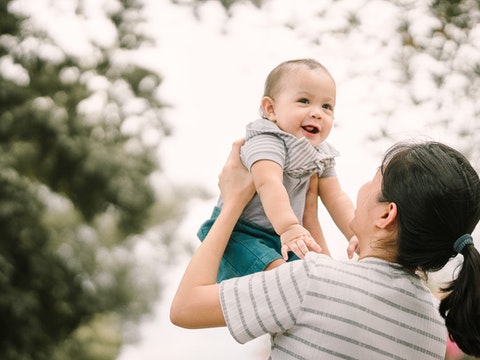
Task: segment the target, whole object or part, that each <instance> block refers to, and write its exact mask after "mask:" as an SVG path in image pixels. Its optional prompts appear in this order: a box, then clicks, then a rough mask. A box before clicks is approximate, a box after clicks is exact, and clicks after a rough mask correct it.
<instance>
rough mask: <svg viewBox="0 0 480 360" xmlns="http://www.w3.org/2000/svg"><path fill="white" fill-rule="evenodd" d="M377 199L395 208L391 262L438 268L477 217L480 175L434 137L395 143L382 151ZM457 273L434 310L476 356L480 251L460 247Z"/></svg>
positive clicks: (479, 336)
mask: <svg viewBox="0 0 480 360" xmlns="http://www.w3.org/2000/svg"><path fill="white" fill-rule="evenodd" d="M381 172H382V175H383V182H382V194H381V197H382V199H380V200H381V201H388V202H393V203H395V204H396V206H397V209H398V217H397V219H398V220H397V221H398V240H397V262H398V263H399V264H401V265H403V266H404V267H405V268H407V269H408V270H410V271H416V270H421V271H423V272H429V271H435V270H439V269H441V268H442V267H444V266H445V264H446V263H447V262H448V261H449V260H450V259H451V258H452V257H454V256H456V255H457V252H456V251H455V250H454V248H453V244H454V243H455V241H456V240H457V239H458V238H459V237H460V236H462V235H464V234H471V233H472V232H473V230H474V229H475V226H476V225H477V223H478V221H479V219H480V180H479V177H478V174H477V172H476V171H475V169H474V168H473V167H472V166H471V164H470V162H469V161H468V160H467V159H466V158H465V156H463V155H462V154H461V153H459V152H458V151H457V150H455V149H453V148H451V147H449V146H447V145H445V144H441V143H438V142H433V141H431V142H424V143H399V144H396V145H395V146H393V147H392V148H391V149H389V150H388V151H387V153H386V155H385V158H384V161H383V164H382V167H381ZM462 255H463V257H464V260H463V266H462V268H461V270H460V272H459V274H458V277H457V278H456V279H455V280H453V281H452V282H451V283H449V284H448V286H447V287H445V288H444V289H442V291H443V292H444V293H446V296H445V297H444V298H443V300H441V304H440V309H439V310H440V314H441V315H442V317H443V318H444V319H445V323H446V326H447V329H448V332H449V335H450V337H451V339H452V340H453V341H455V342H456V343H457V345H458V346H459V347H460V349H462V351H463V352H465V353H466V354H470V355H474V356H480V254H479V253H478V251H477V250H476V248H475V247H474V246H473V244H469V245H467V246H465V247H464V248H463V250H462Z"/></svg>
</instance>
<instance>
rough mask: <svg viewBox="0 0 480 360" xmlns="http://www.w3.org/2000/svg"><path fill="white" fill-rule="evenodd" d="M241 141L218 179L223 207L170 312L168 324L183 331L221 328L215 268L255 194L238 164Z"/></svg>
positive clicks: (247, 177) (248, 177)
mask: <svg viewBox="0 0 480 360" xmlns="http://www.w3.org/2000/svg"><path fill="white" fill-rule="evenodd" d="M242 144H243V140H239V141H236V142H234V143H233V146H232V151H231V152H230V155H229V157H228V159H227V162H226V163H225V165H224V167H223V169H222V172H221V174H220V176H219V183H218V185H219V187H220V191H221V193H222V198H223V206H222V209H221V211H220V214H219V215H218V217H217V219H216V220H215V223H214V224H213V226H212V227H211V229H210V231H209V232H208V235H207V236H206V238H205V239H204V240H203V242H202V243H201V245H200V246H199V247H198V249H197V251H195V254H194V255H193V257H192V259H191V260H190V263H189V264H188V266H187V269H186V270H185V274H184V275H183V278H182V280H181V281H180V284H179V285H178V289H177V293H176V294H175V297H174V299H173V301H172V305H171V308H170V320H171V321H172V322H173V323H174V324H176V325H178V326H182V327H187V328H204V327H213V326H222V325H223V326H224V325H225V319H224V317H223V313H222V309H221V305H220V298H219V294H218V288H219V285H218V284H216V279H217V274H218V268H219V266H220V261H221V259H222V256H223V253H224V251H225V247H226V246H227V243H228V240H229V238H230V236H231V233H232V230H233V228H234V227H235V224H236V223H237V221H238V219H239V218H240V214H241V213H242V211H243V208H244V207H245V206H246V204H247V203H248V202H249V201H250V199H251V198H252V196H253V194H254V193H255V187H254V186H253V181H252V177H251V175H250V173H249V172H248V171H247V169H246V168H245V167H244V166H243V165H242V163H241V161H240V147H241V145H242Z"/></svg>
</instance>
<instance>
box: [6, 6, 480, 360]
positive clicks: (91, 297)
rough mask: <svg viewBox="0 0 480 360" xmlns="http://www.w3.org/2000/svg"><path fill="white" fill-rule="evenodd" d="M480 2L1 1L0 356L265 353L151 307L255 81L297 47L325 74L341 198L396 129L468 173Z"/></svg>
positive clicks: (206, 204) (207, 202) (238, 131)
mask: <svg viewBox="0 0 480 360" xmlns="http://www.w3.org/2000/svg"><path fill="white" fill-rule="evenodd" d="M479 4H480V2H479V1H478V0H457V1H451V0H421V1H413V0H410V1H409V0H369V1H367V0H325V1H309V0H297V1H295V2H293V1H289V0H251V1H247V0H245V1H240V0H237V1H235V0H223V1H217V0H208V1H204V0H184V1H182V0H176V1H173V0H172V1H170V0H0V28H1V30H2V31H1V34H0V109H1V110H0V234H1V238H2V241H1V242H0V319H1V322H2V327H1V329H0V358H1V359H7V360H8V359H15V360H16V359H25V360H28V359H35V360H37V359H49V360H50V359H54V360H63V359H73V360H77V359H78V360H83V359H85V360H86V359H88V360H107V359H118V360H134V359H135V360H136V359H142V360H143V359H145V360H154V359H169V360H170V359H174V360H175V359H178V360H183V359H217V358H218V359H219V358H225V357H228V358H230V359H231V360H236V359H266V357H267V354H268V347H269V340H268V338H266V337H263V338H260V339H257V340H255V341H253V342H251V343H249V344H246V345H239V344H236V343H235V342H234V340H233V339H232V338H231V337H230V336H229V334H228V330H227V329H208V330H186V329H179V328H177V327H175V326H173V325H172V324H170V322H169V319H168V308H169V304H170V301H171V299H172V297H173V294H174V291H175V288H176V285H177V284H178V281H179V280H180V277H181V275H182V271H183V269H184V268H185V266H186V264H187V262H188V259H189V257H190V255H191V253H192V251H193V249H194V248H195V247H196V246H198V240H197V239H196V235H195V234H196V231H197V229H198V227H199V225H200V224H201V222H202V221H203V220H205V219H206V218H207V217H208V216H209V214H210V211H211V209H212V207H213V205H214V204H215V202H216V198H217V196H218V191H217V187H216V184H217V176H218V173H219V172H220V169H221V167H222V165H223V162H224V161H225V159H226V156H227V154H228V152H229V150H230V146H231V143H232V142H233V141H234V140H236V139H238V138H240V137H242V136H243V134H244V127H245V125H246V124H247V123H248V122H250V121H252V120H254V119H256V118H257V117H258V108H259V101H260V97H261V95H262V91H263V82H264V80H265V77H266V76H267V74H268V72H269V71H270V70H271V69H272V68H273V67H274V66H276V65H277V64H278V63H280V62H282V61H284V60H288V59H293V58H300V57H312V58H315V59H317V60H319V61H320V62H322V63H323V64H324V65H325V66H326V67H327V68H328V69H329V70H330V72H331V73H332V75H333V76H334V78H335V80H336V82H337V106H336V114H335V117H336V119H335V127H334V130H333V131H332V133H331V135H330V138H329V141H330V142H331V143H332V144H334V145H335V146H336V147H337V148H338V149H339V150H340V152H341V154H342V155H341V157H339V158H338V160H337V172H338V175H339V179H340V182H341V184H342V186H343V187H344V189H345V190H346V192H347V193H348V194H349V195H350V196H351V197H352V199H353V200H355V198H356V192H357V189H358V188H359V187H360V186H361V185H362V184H363V183H364V182H365V181H367V180H368V179H370V178H371V177H372V176H373V174H374V172H375V169H376V167H377V166H378V165H379V162H380V160H381V156H382V154H383V152H384V151H385V150H386V149H387V148H388V147H389V146H390V145H392V144H393V143H394V142H395V141H397V140H403V139H407V138H417V139H434V140H439V141H443V142H446V143H448V144H450V145H453V146H454V147H456V148H458V149H459V150H461V151H462V152H464V153H465V154H466V155H467V156H468V157H469V159H470V160H471V161H472V162H473V163H474V165H475V166H476V168H477V169H479V168H480V157H479V152H480V142H479V136H480V130H479V127H480V120H479V111H480V104H479V103H478V98H479V92H480V89H479V86H480V26H479V19H480V5H479ZM319 216H320V221H321V223H322V226H323V228H324V231H325V233H326V237H327V241H328V242H329V246H330V248H331V251H332V254H333V256H334V257H335V258H338V259H342V260H345V261H347V260H346V255H345V248H346V241H345V240H344V239H343V237H342V235H341V234H340V232H339V231H338V230H337V229H336V228H335V226H334V225H333V223H332V222H331V220H330V219H329V217H328V214H326V213H325V211H324V210H323V209H322V208H321V209H320V211H319ZM477 232H478V231H477ZM476 239H477V240H476V244H477V245H478V236H476ZM451 276H452V271H451V269H450V268H449V269H446V270H445V272H443V273H441V274H435V276H432V278H433V279H434V280H438V282H441V281H443V279H449V278H451ZM453 349H454V348H453ZM448 358H449V359H462V358H465V359H466V357H464V356H463V354H461V353H458V352H454V351H452V352H451V353H449V355H448Z"/></svg>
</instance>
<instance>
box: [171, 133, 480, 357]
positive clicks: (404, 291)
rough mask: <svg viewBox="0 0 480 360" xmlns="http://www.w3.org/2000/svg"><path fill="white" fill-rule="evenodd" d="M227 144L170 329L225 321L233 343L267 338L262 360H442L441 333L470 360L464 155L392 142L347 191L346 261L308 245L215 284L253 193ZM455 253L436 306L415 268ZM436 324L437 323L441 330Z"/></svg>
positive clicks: (468, 169) (475, 279)
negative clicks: (208, 220) (285, 259)
mask: <svg viewBox="0 0 480 360" xmlns="http://www.w3.org/2000/svg"><path fill="white" fill-rule="evenodd" d="M240 145H241V142H236V143H235V144H234V146H233V149H232V152H231V154H230V157H229V159H228V160H227V163H226V165H225V167H224V169H223V171H222V174H221V176H220V182H219V185H220V189H221V191H222V196H223V198H224V206H223V208H222V211H221V212H220V215H219V217H218V219H217V221H216V222H215V224H214V226H213V227H212V229H211V230H210V232H209V234H208V236H207V238H206V239H205V241H204V242H203V243H202V245H201V246H200V247H199V248H198V250H197V251H196V253H195V254H194V256H193V257H192V260H191V262H190V264H189V266H188V267H187V269H186V271H185V275H184V277H183V279H182V281H181V282H180V285H179V287H178V290H177V294H176V295H175V298H174V300H173V303H172V307H171V313H170V317H171V320H172V322H173V323H174V324H176V325H179V326H182V327H187V328H202V327H213V326H225V325H227V326H228V328H229V330H230V332H231V334H232V336H234V338H235V339H236V340H237V341H239V342H241V343H243V342H246V341H249V340H251V339H253V338H256V337H258V336H261V335H263V334H265V333H270V334H271V336H272V350H271V358H272V359H289V358H292V359H293V358H294V359H332V358H347V359H385V358H397V359H409V360H411V359H422V360H423V359H443V358H444V355H445V349H446V339H447V330H448V333H449V335H450V336H451V337H452V339H453V340H454V341H455V342H456V343H457V344H458V345H459V347H460V348H461V349H462V350H463V351H464V352H465V353H467V354H471V355H474V356H480V255H479V253H478V251H477V250H476V249H475V247H474V246H473V239H472V237H471V235H470V234H471V233H472V231H473V230H474V228H475V226H476V224H477V223H478V221H479V218H480V180H479V177H478V174H477V173H476V172H475V170H474V169H473V168H472V166H471V165H470V164H469V162H468V161H467V159H466V158H465V157H464V156H463V155H461V154H460V153H458V152H457V151H455V150H454V149H452V148H450V147H448V146H446V145H443V144H440V143H436V142H427V143H422V144H397V145H396V146H394V147H393V148H392V149H390V150H389V151H388V152H387V154H386V156H385V158H384V161H383V163H382V166H381V167H380V169H379V170H378V171H377V173H376V174H375V177H374V178H373V180H372V181H370V182H368V183H367V184H365V185H364V186H363V187H362V188H361V189H360V191H359V194H358V197H357V208H356V211H355V217H354V219H353V220H352V222H351V224H350V225H351V228H352V230H353V232H354V233H355V235H356V236H357V238H358V241H359V243H358V252H359V261H358V262H340V261H336V260H333V259H331V258H330V257H328V256H326V255H322V254H317V253H313V252H308V247H309V244H306V243H302V242H299V243H297V245H298V247H299V248H300V249H301V250H302V252H303V253H304V254H305V256H304V260H303V261H295V262H292V263H289V264H285V265H282V266H280V267H278V268H276V269H274V270H270V271H266V272H260V273H256V274H253V275H249V276H245V277H242V278H235V279H230V280H227V281H224V282H222V283H220V284H215V279H216V275H217V270H218V265H219V263H220V259H221V257H222V253H223V250H224V248H225V246H226V243H227V241H228V238H229V236H230V234H231V232H232V231H234V227H235V223H236V220H237V219H238V217H239V215H240V213H241V211H242V209H243V207H244V206H245V204H246V203H247V202H248V200H249V199H250V198H251V196H252V195H253V192H254V189H253V184H252V182H251V179H250V178H249V175H248V173H247V172H246V170H245V169H244V168H242V166H241V165H240V160H239V148H240ZM457 253H461V254H462V255H463V257H464V263H463V267H462V269H461V271H460V272H459V274H458V277H457V279H456V280H454V281H452V282H451V283H450V284H449V286H448V287H447V288H446V289H444V290H445V294H446V296H445V297H444V299H443V300H442V301H441V303H440V307H439V308H438V306H436V303H435V301H434V298H433V296H432V294H431V293H430V292H429V291H428V289H427V288H426V287H425V286H424V285H423V283H422V280H421V279H420V277H419V276H418V275H417V274H419V273H420V274H424V273H426V272H428V271H432V270H437V269H440V268H442V267H443V266H444V265H445V264H446V263H447V261H448V260H449V259H450V258H452V257H453V256H455V255H456V254H457ZM445 324H446V328H445Z"/></svg>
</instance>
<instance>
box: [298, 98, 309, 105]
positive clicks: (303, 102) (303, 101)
mask: <svg viewBox="0 0 480 360" xmlns="http://www.w3.org/2000/svg"><path fill="white" fill-rule="evenodd" d="M298 102H301V103H302V104H308V103H310V102H309V101H308V99H307V98H300V99H298Z"/></svg>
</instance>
